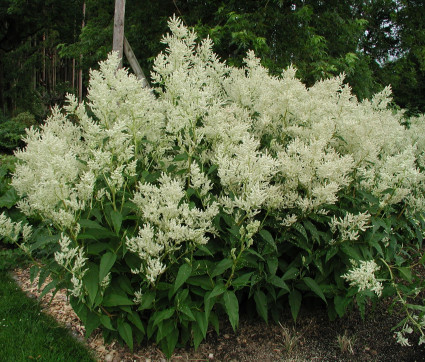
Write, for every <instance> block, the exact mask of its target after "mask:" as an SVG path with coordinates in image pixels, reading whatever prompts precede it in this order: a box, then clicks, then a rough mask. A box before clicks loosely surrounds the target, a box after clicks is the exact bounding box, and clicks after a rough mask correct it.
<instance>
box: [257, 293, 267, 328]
mask: <svg viewBox="0 0 425 362" xmlns="http://www.w3.org/2000/svg"><path fill="white" fill-rule="evenodd" d="M254 300H255V306H256V309H257V312H258V314H259V315H260V316H261V317H262V318H263V319H264V320H265V322H266V323H267V321H268V314H267V297H266V295H265V294H264V293H263V292H262V291H261V290H257V291H256V292H255V294H254Z"/></svg>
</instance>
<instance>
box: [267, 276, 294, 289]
mask: <svg viewBox="0 0 425 362" xmlns="http://www.w3.org/2000/svg"><path fill="white" fill-rule="evenodd" d="M269 282H270V283H271V284H273V285H274V286H276V287H278V288H281V289H285V290H287V291H288V292H289V287H288V286H287V285H286V283H285V282H284V281H283V280H282V279H281V278H279V277H278V276H276V275H272V276H271V277H270V278H269Z"/></svg>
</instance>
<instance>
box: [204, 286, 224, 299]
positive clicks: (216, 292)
mask: <svg viewBox="0 0 425 362" xmlns="http://www.w3.org/2000/svg"><path fill="white" fill-rule="evenodd" d="M225 291H226V286H225V285H224V284H217V285H216V286H215V287H214V289H213V290H212V291H211V293H210V294H209V295H208V297H207V300H208V299H211V298H214V297H217V296H218V295H221V294H223V293H224V292H225Z"/></svg>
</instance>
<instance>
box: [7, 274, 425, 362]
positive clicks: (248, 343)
mask: <svg viewBox="0 0 425 362" xmlns="http://www.w3.org/2000/svg"><path fill="white" fill-rule="evenodd" d="M12 275H13V277H14V279H15V280H16V281H17V282H18V284H19V285H20V286H21V288H22V289H23V290H24V291H25V292H26V293H27V294H28V295H29V296H31V297H34V298H35V297H38V295H39V294H40V292H39V291H38V288H37V284H36V282H37V281H34V283H32V284H31V283H30V280H29V269H18V270H15V271H14V272H13V274H12ZM50 299H51V294H48V295H47V296H45V297H43V298H42V300H41V301H40V303H41V305H42V307H43V310H44V311H45V312H46V313H48V314H50V315H52V316H53V317H54V318H56V319H57V320H58V322H59V323H60V324H62V325H65V326H66V327H68V328H69V329H70V331H71V333H72V334H73V335H74V336H75V337H76V338H78V339H80V340H81V341H83V343H85V344H86V345H87V346H88V347H89V348H90V349H92V350H93V352H94V355H95V356H96V358H97V360H98V361H106V362H118V361H126V362H127V361H143V362H154V361H161V362H162V361H166V359H165V356H164V354H163V353H162V352H161V351H160V350H159V348H158V347H157V346H156V345H155V344H149V345H144V346H140V347H139V348H135V351H134V353H131V352H130V350H129V349H128V348H126V347H123V346H120V345H119V344H118V343H116V342H113V343H111V344H104V343H103V340H102V336H101V333H100V331H95V332H94V333H93V335H92V336H91V337H90V338H88V339H87V340H86V339H84V337H83V336H84V327H83V326H82V324H81V322H80V320H79V319H78V317H77V316H76V315H75V313H74V312H73V310H72V308H71V307H70V305H69V304H68V302H67V297H66V292H65V291H64V290H61V291H59V292H58V293H57V294H56V295H55V297H54V298H53V300H52V302H51V303H49V301H50ZM389 303H390V301H388V300H387V301H383V302H381V303H380V304H379V305H378V306H377V308H375V310H370V311H368V312H367V315H366V318H365V320H362V319H361V317H360V314H359V312H358V311H355V310H354V311H352V312H350V313H349V314H348V315H346V316H345V317H344V318H341V319H337V320H335V321H332V322H331V321H329V318H328V316H327V312H326V310H325V309H324V308H323V306H322V305H315V304H310V305H309V306H308V307H304V308H302V309H301V311H300V314H299V316H298V320H297V323H296V324H295V323H294V322H293V320H292V317H291V315H290V313H289V312H288V314H287V315H283V316H282V318H281V321H280V323H279V324H275V323H269V324H266V323H265V322H264V321H262V320H259V319H251V318H248V317H247V316H243V315H242V316H241V320H240V326H239V329H238V330H237V332H236V333H234V332H233V330H232V328H231V326H230V324H229V323H226V322H223V323H222V324H221V325H220V335H217V334H216V333H215V332H214V331H212V330H211V331H208V334H207V339H206V341H204V342H203V343H202V344H201V345H200V346H199V348H198V349H197V351H194V350H193V348H192V349H191V348H185V349H183V348H179V349H176V351H175V352H174V354H173V356H172V358H171V360H172V361H231V362H236V361H237V362H242V361H249V362H251V361H265V362H266V361H294V362H295V361H332V362H333V361H383V362H390V361H397V362H400V361H418V362H419V361H425V345H421V346H418V345H417V344H413V343H412V347H403V346H400V345H399V344H397V343H396V340H395V339H394V337H393V332H391V328H392V327H393V326H395V325H396V324H397V323H398V322H399V320H400V317H399V316H397V315H396V314H393V315H390V314H388V312H387V307H388V305H389ZM338 339H339V341H340V342H338ZM411 339H412V340H415V341H417V340H418V336H412V338H411Z"/></svg>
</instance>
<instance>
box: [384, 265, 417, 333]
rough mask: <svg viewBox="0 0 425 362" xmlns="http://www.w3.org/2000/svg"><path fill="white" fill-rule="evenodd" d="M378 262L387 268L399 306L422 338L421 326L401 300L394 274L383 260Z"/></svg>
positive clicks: (403, 300)
mask: <svg viewBox="0 0 425 362" xmlns="http://www.w3.org/2000/svg"><path fill="white" fill-rule="evenodd" d="M380 260H381V261H382V262H383V263H384V264H385V266H386V267H387V269H388V271H389V272H390V277H391V283H392V285H393V287H394V288H395V290H396V292H397V296H398V299H399V301H400V303H401V305H402V306H403V309H404V311H405V312H406V315H407V319H408V320H410V321H411V322H412V324H413V325H414V326H415V327H416V328H417V329H418V330H419V332H420V333H421V335H422V336H425V335H424V332H423V331H422V327H421V325H420V324H419V323H418V322H417V321H416V320H415V319H414V318H413V316H412V314H411V313H410V311H409V307H408V306H407V302H406V300H405V299H404V298H403V296H402V294H401V292H400V289H399V288H398V285H397V283H396V282H395V278H394V274H393V271H392V268H391V266H390V265H388V263H387V262H386V261H385V260H384V259H382V258H380Z"/></svg>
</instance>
